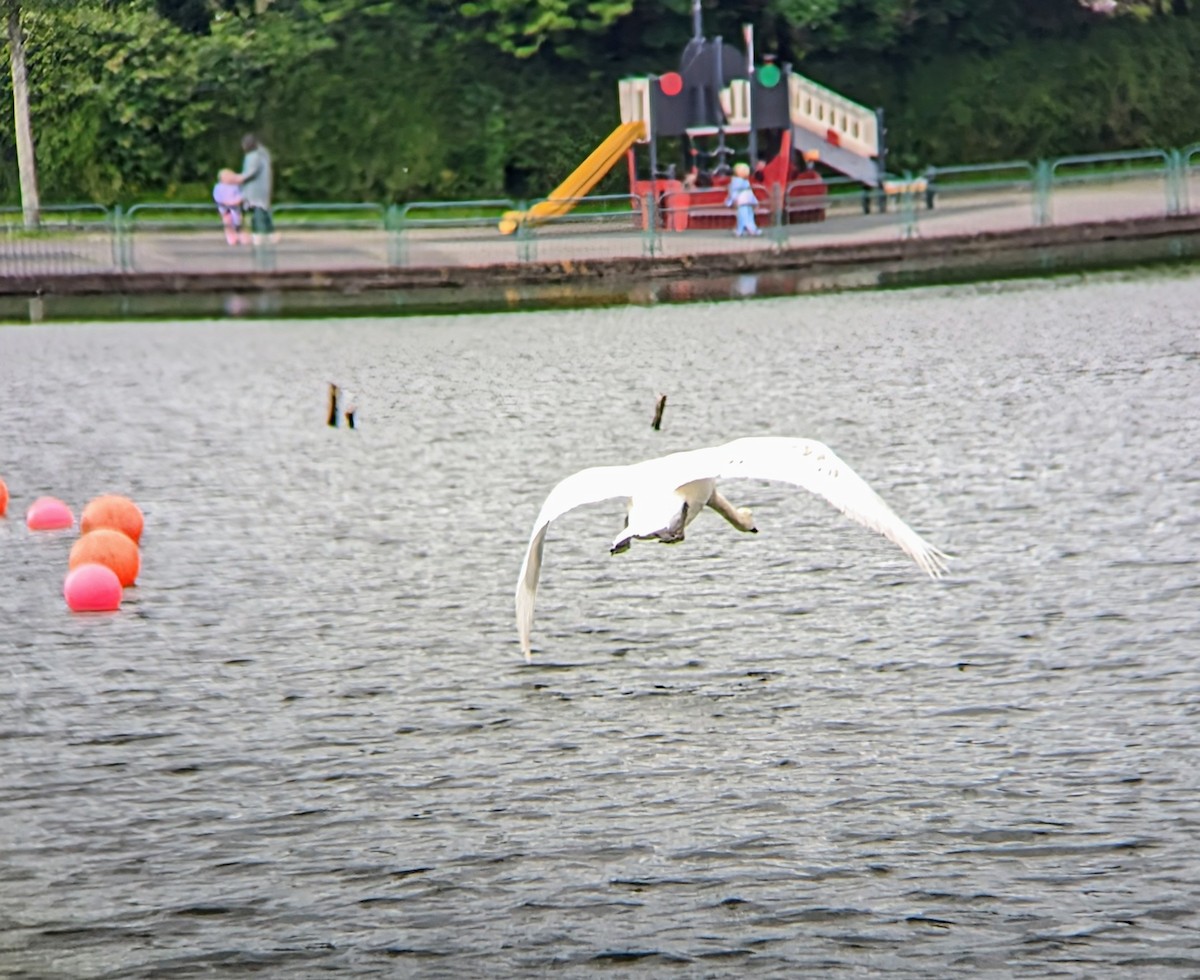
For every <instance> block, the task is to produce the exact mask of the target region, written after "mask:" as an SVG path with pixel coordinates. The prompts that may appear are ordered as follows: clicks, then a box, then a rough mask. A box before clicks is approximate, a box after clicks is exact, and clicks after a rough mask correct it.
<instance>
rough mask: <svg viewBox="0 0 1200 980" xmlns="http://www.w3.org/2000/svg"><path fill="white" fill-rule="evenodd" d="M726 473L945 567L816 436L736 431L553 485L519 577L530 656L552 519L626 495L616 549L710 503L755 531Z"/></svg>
mask: <svg viewBox="0 0 1200 980" xmlns="http://www.w3.org/2000/svg"><path fill="white" fill-rule="evenodd" d="M724 479H757V480H777V481H780V482H783V483H791V484H794V485H795V486H798V487H803V488H804V489H806V490H810V491H812V492H813V493H815V494H818V495H820V496H822V497H824V498H825V499H826V500H828V501H829V502H830V503H831V504H833V506H834V507H836V508H837V509H838V510H840V511H841V512H842V513H843V514H845V515H846V516H847V517H849V518H851V519H852V520H855V521H857V522H858V523H859V524H862V525H864V526H866V527H869V528H870V529H871V530H873V531H878V532H879V533H880V534H882V535H883V536H884V537H885V538H887V539H888V540H889V541H892V542H893V543H895V544H896V545H898V546H899V547H900V548H901V550H903V551H904V552H905V554H907V555H908V556H909V557H911V558H912V559H913V561H915V562H916V563H917V565H918V566H920V568H921V569H922V570H923V571H925V572H927V573H928V574H929V575H930V576H931V577H933V578H938V577H940V576H941V575H942V573H943V572H944V571H945V570H946V559H947V556H946V555H945V554H943V553H942V552H941V551H939V550H938V549H937V548H935V547H933V545H931V544H929V543H928V542H927V541H925V540H924V539H923V538H922V537H921V536H920V535H919V534H917V532H916V531H914V530H913V529H912V528H910V527H909V526H908V525H907V524H905V523H904V521H902V520H901V519H900V518H899V517H898V516H896V513H895V511H893V510H892V508H891V507H889V506H888V505H887V504H886V503H885V502H884V500H883V499H882V498H881V497H880V496H879V495H878V494H877V493H875V491H874V490H872V489H871V488H870V487H869V486H868V485H867V483H866V481H865V480H863V479H862V477H860V476H859V475H858V474H857V473H855V472H854V471H853V470H852V469H850V467H849V466H847V465H846V464H845V463H843V462H842V461H841V460H840V459H839V458H838V457H837V456H836V455H835V454H834V452H833V450H831V449H830V448H829V447H828V446H825V445H822V444H821V443H819V442H815V441H814V440H811V439H786V438H778V437H759V438H747V439H736V440H734V441H733V442H729V443H726V444H725V445H723V446H713V447H711V448H708V449H695V450H692V451H691V452H683V453H673V454H672V455H670V456H662V457H660V458H658V459H648V460H646V461H645V462H642V463H634V464H633V465H631V466H595V467H592V468H590V469H586V470H580V471H579V472H578V473H575V474H573V475H572V476H568V477H567V478H566V479H565V480H563V481H562V482H561V483H559V484H558V485H557V486H556V487H555V488H554V489H553V490H551V491H550V496H548V497H547V498H546V502H545V503H544V504H542V509H541V511H540V512H539V513H538V516H537V520H536V521H534V524H533V534H532V535H531V536H530V539H529V547H528V548H527V549H526V551H525V561H524V563H523V564H522V565H521V575H520V578H519V579H518V580H517V632H518V634H519V635H520V638H521V649H522V650H523V651H524V653H525V659H526V660H530V659H532V650H531V647H530V631H531V630H532V628H533V602H534V598H535V597H536V595H537V586H538V578H539V576H540V575H541V570H542V549H543V547H544V545H545V541H546V528H547V527H549V526H550V522H551V521H553V520H554V519H555V518H557V517H561V516H562V515H563V514H565V513H566V512H567V511H569V510H573V509H574V508H576V507H582V506H583V505H584V504H591V503H596V502H598V501H601V500H608V499H610V498H613V497H626V498H628V504H627V506H628V516H627V518H626V521H625V527H624V528H622V530H621V532H620V533H619V534H618V535H617V536H616V538H615V539H614V541H613V544H612V552H613V554H617V553H619V552H622V551H625V550H626V549H627V548H628V547H629V545H630V542H631V541H632V540H633V539H634V538H641V539H648V538H657V539H658V540H660V541H662V542H664V543H668V544H669V543H672V542H676V541H682V540H683V534H684V529H685V528H686V527H687V526H688V525H689V524H690V523H691V522H692V521H693V520H695V519H696V515H697V514H699V513H700V511H701V510H702V509H703V508H704V507H705V506H709V507H712V508H713V509H714V510H716V511H717V512H718V513H719V514H720V515H721V516H722V517H724V518H725V519H726V520H727V521H729V523H730V524H732V525H733V526H734V527H736V528H737V529H738V530H740V531H751V532H753V531H757V528H756V527H755V526H754V521H753V519H752V518H751V515H750V511H749V510H746V509H745V508H735V507H733V506H732V505H731V504H730V503H729V501H727V500H726V499H725V498H724V497H723V496H721V494H720V493H718V492H717V481H718V480H724Z"/></svg>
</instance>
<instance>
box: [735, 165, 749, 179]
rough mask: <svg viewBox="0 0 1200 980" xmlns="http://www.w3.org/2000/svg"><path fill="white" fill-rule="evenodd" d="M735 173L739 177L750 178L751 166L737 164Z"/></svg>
mask: <svg viewBox="0 0 1200 980" xmlns="http://www.w3.org/2000/svg"><path fill="white" fill-rule="evenodd" d="M733 172H734V173H735V174H736V175H737V176H739V177H749V176H750V164H748V163H735V164H734V165H733Z"/></svg>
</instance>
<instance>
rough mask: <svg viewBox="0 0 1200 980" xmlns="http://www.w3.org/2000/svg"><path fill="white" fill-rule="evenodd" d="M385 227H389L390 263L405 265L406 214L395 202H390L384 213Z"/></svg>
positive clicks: (388, 251) (388, 250) (388, 261)
mask: <svg viewBox="0 0 1200 980" xmlns="http://www.w3.org/2000/svg"><path fill="white" fill-rule="evenodd" d="M383 227H384V228H385V229H387V263H388V265H389V266H402V265H404V215H403V213H402V212H401V210H400V209H399V208H398V207H397V206H396V205H395V204H389V205H388V209H387V210H386V211H385V212H384V213H383Z"/></svg>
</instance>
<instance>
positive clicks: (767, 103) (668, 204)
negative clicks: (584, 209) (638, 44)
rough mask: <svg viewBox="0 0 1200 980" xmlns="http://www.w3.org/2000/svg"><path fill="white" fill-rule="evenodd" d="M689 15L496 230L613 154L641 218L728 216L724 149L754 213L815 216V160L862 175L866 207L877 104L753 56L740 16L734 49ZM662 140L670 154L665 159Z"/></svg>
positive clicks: (576, 193) (603, 169)
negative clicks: (531, 198)
mask: <svg viewBox="0 0 1200 980" xmlns="http://www.w3.org/2000/svg"><path fill="white" fill-rule="evenodd" d="M692 22H693V33H692V38H691V40H690V41H689V42H688V44H687V46H686V47H685V48H684V51H683V55H682V57H681V59H680V67H679V70H678V71H669V72H666V73H664V74H662V75H645V76H640V77H633V78H624V79H621V81H620V82H619V83H618V95H619V100H620V107H621V124H620V125H619V126H618V127H617V128H616V129H615V130H613V132H612V133H611V134H610V135H609V136H608V138H607V139H605V140H604V141H603V142H602V143H601V144H600V146H599V147H597V148H596V150H595V151H594V152H593V153H592V154H590V155H589V156H588V158H587V159H586V160H585V161H584V162H583V163H582V164H580V166H579V167H578V168H576V170H575V171H574V172H573V173H572V174H571V175H570V176H569V177H568V178H567V179H566V180H564V181H563V182H562V184H560V185H559V186H558V187H557V188H555V189H554V191H552V192H551V193H550V195H549V196H548V197H547V198H546V199H545V200H544V201H541V202H539V203H538V204H535V205H534V206H533V207H532V208H530V209H529V210H527V211H510V212H508V213H507V214H505V215H504V217H503V219H502V220H501V222H500V230H501V231H502V232H503V233H505V234H510V233H512V232H513V231H515V230H516V229H517V228H518V227H519V225H520V224H521V223H523V222H530V223H533V222H537V221H544V220H547V219H552V218H555V217H559V216H561V215H564V214H566V213H568V212H569V211H570V210H571V208H573V207H574V206H575V205H577V204H579V203H580V200H581V199H582V198H583V197H584V196H585V195H587V194H588V193H589V192H590V191H591V190H592V188H594V187H595V186H596V184H598V183H599V182H600V180H602V179H603V178H604V177H605V176H606V175H607V174H608V173H609V171H610V170H611V169H612V168H613V167H614V166H616V164H617V162H618V161H619V160H620V159H621V158H622V157H624V158H625V159H626V161H627V166H628V169H629V191H630V195H631V197H632V199H633V207H634V209H635V211H636V212H637V213H638V214H639V216H640V222H641V224H642V226H643V227H644V228H645V227H650V221H654V222H655V227H658V228H663V229H666V230H670V231H686V230H687V229H689V228H732V227H733V225H734V222H735V216H734V211H733V209H732V208H729V207H726V206H725V200H726V196H727V193H728V185H729V180H730V177H731V174H732V164H733V162H734V159H733V158H735V157H736V158H738V159H742V160H745V161H746V162H748V163H749V165H750V167H751V168H752V176H751V178H750V180H751V187H752V188H753V190H754V193H755V197H756V198H757V199H758V202H759V204H758V209H757V210H758V214H759V217H760V220H761V219H764V218H765V219H768V220H773V219H778V220H782V221H786V222H787V223H789V224H794V223H797V222H804V221H822V220H824V218H825V203H826V194H827V186H826V182H825V180H824V178H823V177H822V176H821V172H820V171H819V170H818V169H817V164H820V165H822V166H823V167H827V168H830V169H832V170H834V171H837V172H838V173H840V174H842V175H844V176H845V177H848V178H850V179H851V180H852V181H856V182H858V183H860V184H862V186H863V188H864V197H863V207H864V209H865V210H869V209H870V201H871V192H872V191H874V192H880V193H881V192H882V191H883V190H884V168H885V158H886V153H885V145H884V127H883V112H882V110H880V109H868V108H866V107H865V106H861V105H858V104H857V103H855V102H852V101H851V100H849V99H847V98H846V97H844V96H842V95H840V94H838V93H837V92H834V91H833V90H832V89H828V88H826V87H824V86H823V85H820V84H818V83H817V82H814V81H813V80H811V79H809V78H806V77H804V76H803V75H801V74H799V73H797V72H793V71H792V69H791V66H790V65H786V64H785V65H780V64H778V63H776V62H775V61H774V60H773V59H770V58H767V59H765V60H764V63H763V64H761V65H757V66H756V65H755V64H754V43H753V30H752V28H750V27H746V28H744V39H745V50H744V51H743V50H739V49H738V48H735V47H734V46H733V45H731V44H727V43H725V42H724V41H723V40H722V39H721V38H719V37H718V38H715V39H706V38H705V37H704V35H703V28H702V25H701V17H700V0H693V4H692ZM663 141H669V142H670V143H671V144H672V149H673V150H674V152H676V153H677V154H678V157H679V159H677V160H676V161H674V162H671V163H668V164H666V165H665V166H664V165H663V163H662V159H661V158H662V156H663V151H664V149H665V147H664V145H663ZM639 148H641V149H642V150H643V152H641V153H639ZM879 199H880V200H881V201H882V197H880V198H879ZM647 202H652V203H649V204H648V203H647ZM649 208H653V209H654V211H655V213H653V214H650V213H647V211H648V209H649Z"/></svg>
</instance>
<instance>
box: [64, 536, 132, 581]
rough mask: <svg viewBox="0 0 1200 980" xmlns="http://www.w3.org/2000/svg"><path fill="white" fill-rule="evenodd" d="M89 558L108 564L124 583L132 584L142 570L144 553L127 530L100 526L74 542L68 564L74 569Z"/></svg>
mask: <svg viewBox="0 0 1200 980" xmlns="http://www.w3.org/2000/svg"><path fill="white" fill-rule="evenodd" d="M89 562H94V563H96V564H98V565H107V566H108V567H109V568H111V569H112V570H113V571H114V572H116V573H117V578H118V579H120V581H121V584H122V585H133V583H134V582H135V581H137V577H138V572H139V571H140V570H141V566H142V556H141V553H140V552H139V551H138V546H137V545H136V544H134V543H133V539H132V538H130V537H129V536H128V535H127V534H122V533H121V532H120V531H116V530H114V529H113V528H111V527H99V528H96V530H94V531H88V533H87V534H85V535H83V536H82V537H80V539H79V540H78V541H76V542H75V544H73V545H72V546H71V554H70V556H69V557H68V558H67V567H68V568H72V569H74V568H78V567H79V566H81V565H85V564H88V563H89Z"/></svg>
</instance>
